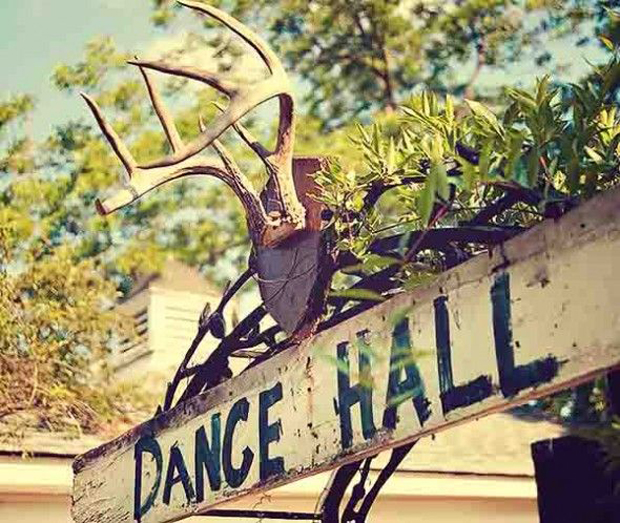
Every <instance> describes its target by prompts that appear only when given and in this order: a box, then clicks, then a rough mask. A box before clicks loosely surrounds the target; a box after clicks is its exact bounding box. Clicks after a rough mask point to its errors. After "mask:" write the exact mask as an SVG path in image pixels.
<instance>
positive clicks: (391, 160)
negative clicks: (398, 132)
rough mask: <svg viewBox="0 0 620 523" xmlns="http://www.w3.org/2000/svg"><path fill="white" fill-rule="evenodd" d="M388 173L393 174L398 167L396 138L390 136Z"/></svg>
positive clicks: (387, 162)
mask: <svg viewBox="0 0 620 523" xmlns="http://www.w3.org/2000/svg"><path fill="white" fill-rule="evenodd" d="M386 167H387V173H388V174H392V173H393V172H394V168H395V167H396V148H395V146H394V138H392V137H391V136H390V142H389V145H388V153H387V160H386Z"/></svg>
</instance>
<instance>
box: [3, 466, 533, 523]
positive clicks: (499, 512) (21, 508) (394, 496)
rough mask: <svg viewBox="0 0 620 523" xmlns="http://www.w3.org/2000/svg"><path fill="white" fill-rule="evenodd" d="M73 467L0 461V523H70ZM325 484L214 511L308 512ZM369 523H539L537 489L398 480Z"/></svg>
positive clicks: (483, 481) (525, 482) (430, 478)
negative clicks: (241, 509) (236, 509)
mask: <svg viewBox="0 0 620 523" xmlns="http://www.w3.org/2000/svg"><path fill="white" fill-rule="evenodd" d="M70 463H71V460H70V459H51V458H31V459H22V458H19V457H8V456H0V523H13V522H14V523H41V522H45V523H70V522H71V521H72V520H71V515H70V507H71V482H72V475H71V466H70ZM327 480H328V475H327V474H319V475H317V476H313V477H311V478H306V479H303V480H300V481H298V482H296V483H293V484H291V485H287V486H285V487H281V488H278V489H275V490H273V491H270V492H269V493H267V494H264V495H262V496H249V497H247V498H244V499H241V500H238V501H236V502H234V503H228V504H225V505H221V506H220V507H219V508H244V509H252V508H253V509H262V510H285V511H299V512H313V511H314V510H315V506H316V502H317V500H318V498H319V495H320V494H321V492H322V490H323V488H324V486H325V484H326V483H327ZM184 521H186V522H188V523H250V522H252V523H255V522H256V521H257V519H254V518H250V519H248V518H246V519H244V518H215V517H209V518H205V517H193V518H188V519H186V520H184ZM269 521H274V522H275V523H278V521H280V523H286V522H285V521H284V520H269ZM369 521H370V522H376V523H406V522H412V523H414V522H415V523H417V522H420V521H424V522H428V523H454V522H457V521H459V522H472V523H474V522H475V523H498V522H501V523H537V522H538V512H537V505H536V485H535V482H534V479H533V478H529V477H499V476H475V475H458V476H457V475H450V474H428V473H425V474H419V473H404V472H397V473H396V474H395V475H394V476H393V477H392V478H391V479H390V480H389V481H388V483H387V484H386V485H385V486H384V488H383V490H382V493H381V495H380V496H379V498H378V499H377V501H376V503H375V505H374V507H373V510H372V512H371V513H370V517H369Z"/></svg>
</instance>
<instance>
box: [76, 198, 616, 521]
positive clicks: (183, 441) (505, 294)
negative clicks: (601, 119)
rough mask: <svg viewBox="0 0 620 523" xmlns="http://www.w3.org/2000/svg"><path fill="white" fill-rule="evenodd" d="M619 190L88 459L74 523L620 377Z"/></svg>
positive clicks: (198, 505) (183, 499) (335, 462)
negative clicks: (615, 372)
mask: <svg viewBox="0 0 620 523" xmlns="http://www.w3.org/2000/svg"><path fill="white" fill-rule="evenodd" d="M615 259H620V191H619V190H617V189H616V190H614V191H609V192H608V193H607V194H603V195H601V196H599V197H597V198H594V199H592V200H591V201H589V202H587V203H585V204H583V205H582V206H580V207H578V208H577V209H575V210H573V211H571V212H570V213H568V214H566V215H564V216H563V217H562V218H560V219H559V220H557V221H553V220H548V221H546V222H544V223H542V224H540V225H538V226H536V227H534V228H532V229H530V230H528V231H526V232H524V233H523V234H521V235H519V236H517V237H516V238H513V239H512V240H510V241H508V242H506V243H504V244H503V245H500V246H498V247H497V248H495V249H493V250H492V252H491V253H490V255H487V254H484V255H480V256H478V257H475V258H473V259H472V260H470V261H468V262H466V263H464V264H462V265H460V266H458V267H456V268H455V269H452V270H450V271H447V272H446V273H443V274H442V275H440V276H439V277H438V279H437V280H436V281H435V282H434V283H432V284H430V285H428V286H426V287H423V288H420V289H416V290H415V291H413V292H407V293H403V294H400V295H398V296H396V297H394V298H392V299H390V300H389V301H387V302H385V303H382V304H381V305H378V306H376V307H374V308H372V309H371V310H369V311H367V312H364V313H362V314H359V315H358V316H355V317H353V318H351V319H350V320H348V321H345V322H344V323H342V324H340V325H337V326H336V327H333V328H332V329H328V330H326V331H323V332H321V333H319V334H317V335H316V336H314V337H312V338H310V339H307V340H305V341H303V342H302V343H301V344H299V345H298V346H296V347H294V348H292V349H289V350H287V351H284V352H282V353H280V354H278V355H276V356H274V357H273V358H271V359H269V360H268V361H265V362H264V363H262V364H260V365H257V366H255V367H253V368H251V369H249V370H248V371H246V372H244V373H243V374H241V375H240V376H237V377H235V378H232V379H230V380H229V381H226V382H225V383H222V384H221V385H219V386H217V387H215V388H213V389H211V390H209V391H208V392H206V393H204V394H201V395H199V396H196V397H194V398H192V399H190V400H188V401H185V402H184V403H181V404H179V405H178V406H176V407H174V408H173V409H171V410H170V411H168V412H165V413H163V414H162V415H160V416H158V417H156V418H154V419H152V420H150V421H148V422H146V423H144V424H142V425H139V426H137V427H135V428H134V429H132V430H131V431H129V432H128V433H126V434H124V435H123V436H121V437H119V438H118V439H116V440H114V441H111V442H109V443H107V444H105V445H103V446H101V447H99V448H96V449H94V450H92V451H90V452H88V453H86V454H84V455H83V456H80V457H78V458H77V459H76V461H75V463H74V472H75V482H74V495H73V517H74V520H75V521H76V523H86V522H89V523H94V522H96V523H121V522H132V521H143V522H149V523H164V522H167V521H175V520H178V519H181V518H183V517H187V516H190V515H192V514H197V513H202V512H205V511H207V510H208V509H209V508H210V507H213V506H214V505H217V504H219V503H221V502H224V501H227V500H231V499H234V498H238V497H240V496H243V495H246V494H250V493H256V492H259V491H263V490H267V489H270V488H273V487H275V486H278V485H282V484H285V483H288V482H292V481H295V480H297V479H300V478H302V477H304V476H308V475H311V474H315V473H318V472H322V471H326V470H330V469H334V468H337V467H339V466H341V465H343V464H345V463H348V462H351V461H356V460H359V459H361V458H363V457H365V456H368V455H372V454H376V453H377V452H379V451H381V450H384V449H387V448H391V447H396V446H400V445H403V444H406V443H408V442H412V441H415V440H416V439H418V438H420V437H423V436H425V435H428V434H431V433H434V432H437V431H439V430H444V429H447V428H449V427H450V426H453V425H455V424H458V423H463V422H466V421H469V420H473V419H476V418H478V417H480V416H483V415H487V414H490V413H493V412H497V411H501V410H504V409H507V408H510V407H513V406H515V405H517V404H520V403H523V402H525V401H528V400H530V399H533V398H536V397H540V396H544V395H547V394H549V393H551V392H553V391H555V390H558V389H562V388H566V387H569V386H572V385H575V384H577V383H580V382H582V381H585V380H588V379H591V378H592V377H593V376H596V375H598V374H600V373H603V372H605V371H606V370H608V369H612V368H616V367H618V366H619V365H620V317H619V315H618V303H620V279H619V278H618V274H617V269H616V268H615V267H614V266H613V264H612V263H610V260H615Z"/></svg>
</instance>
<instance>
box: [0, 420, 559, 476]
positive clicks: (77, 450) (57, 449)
mask: <svg viewBox="0 0 620 523" xmlns="http://www.w3.org/2000/svg"><path fill="white" fill-rule="evenodd" d="M563 433H564V428H563V427H562V426H561V425H558V424H555V423H551V422H548V421H541V420H526V419H521V418H517V417H516V416H514V415H512V414H508V413H502V414H492V415H490V416H487V417H485V418H482V419H479V420H476V421H470V422H468V423H465V424H463V425H460V426H457V427H453V428H450V429H447V430H445V431H443V432H441V433H439V434H437V435H435V436H429V437H426V438H423V439H422V440H421V441H420V442H419V443H418V444H417V445H415V446H414V447H413V449H412V450H411V452H410V453H409V455H408V456H407V457H406V458H405V460H404V461H403V463H401V465H400V467H399V468H398V470H401V471H409V472H435V473H443V474H476V475H483V476H497V475H500V476H519V477H532V476H534V466H533V462H532V458H531V454H530V445H531V443H533V442H534V441H538V440H543V439H549V438H556V437H559V436H561V435H562V434H563ZM9 436H10V435H9ZM101 443H103V440H102V439H101V438H97V437H95V436H82V437H80V438H76V437H73V438H72V437H71V436H70V435H68V434H66V433H42V432H32V433H29V434H27V435H25V436H24V437H23V438H21V439H15V438H11V437H7V434H6V433H5V434H4V437H3V434H2V427H1V425H0V455H2V454H21V453H23V452H26V453H28V454H31V455H39V456H59V457H60V456H62V457H74V456H76V455H78V454H82V453H84V452H86V451H87V450H90V449H91V448H94V447H96V446H98V445H100V444H101ZM389 456H390V453H389V452H385V453H383V454H382V455H380V456H379V457H378V458H377V459H375V460H373V462H372V468H373V469H380V468H382V467H383V466H384V465H385V463H386V462H387V460H388V459H389Z"/></svg>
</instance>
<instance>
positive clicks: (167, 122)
mask: <svg viewBox="0 0 620 523" xmlns="http://www.w3.org/2000/svg"><path fill="white" fill-rule="evenodd" d="M135 58H136V60H137V59H138V57H137V56H136V57H135ZM139 69H140V72H141V73H142V77H143V78H144V83H145V84H146V89H147V91H148V93H149V98H150V99H151V102H152V104H153V109H154V110H155V114H157V117H158V118H159V121H160V122H161V126H162V127H163V129H164V133H166V137H167V138H168V142H169V143H170V146H171V147H172V150H173V151H174V152H177V151H180V150H181V149H182V148H183V140H181V136H180V135H179V131H178V130H177V126H176V125H175V123H174V118H173V117H172V115H171V114H170V113H169V112H168V108H167V107H166V104H164V101H163V100H162V98H161V96H160V94H159V91H158V90H157V88H156V87H155V85H154V84H153V82H152V81H151V78H150V76H149V74H148V73H147V71H146V69H145V68H143V67H140V68H139Z"/></svg>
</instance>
